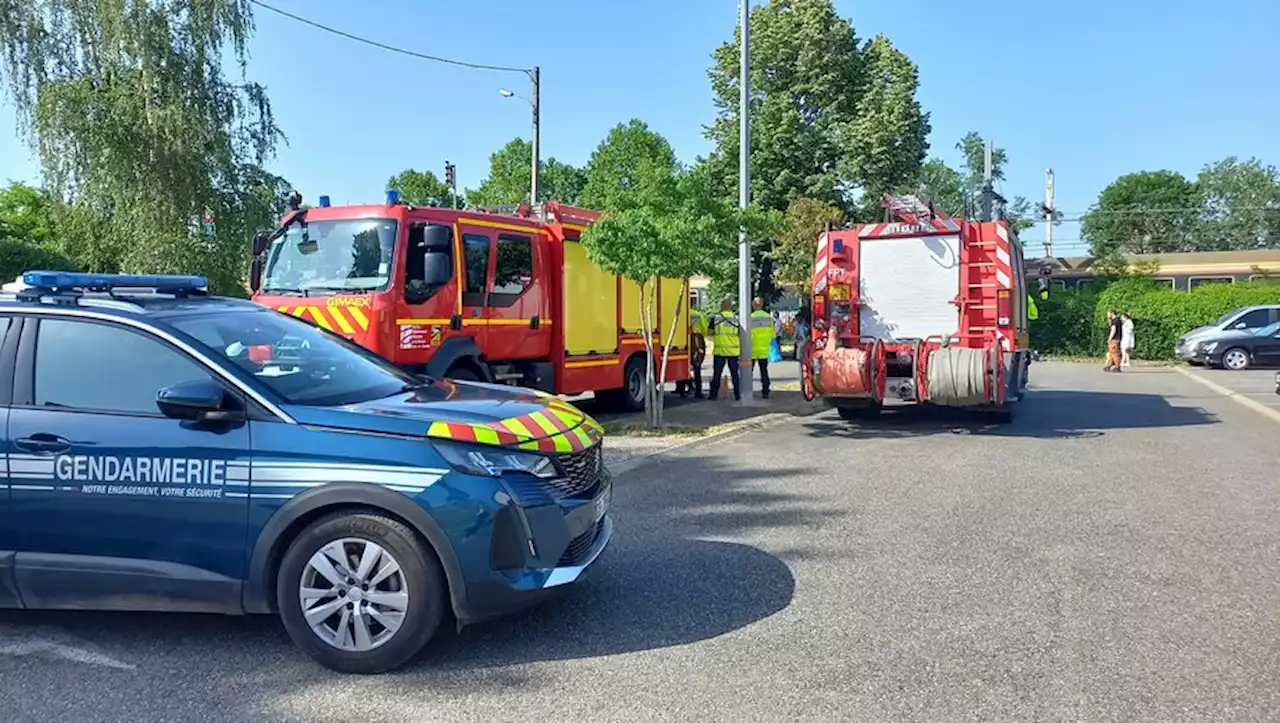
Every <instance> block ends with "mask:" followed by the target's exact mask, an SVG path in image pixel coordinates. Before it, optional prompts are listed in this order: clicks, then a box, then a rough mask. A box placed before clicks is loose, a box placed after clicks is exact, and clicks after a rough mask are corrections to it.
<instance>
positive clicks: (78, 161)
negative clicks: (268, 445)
mask: <svg viewBox="0 0 1280 723" xmlns="http://www.w3.org/2000/svg"><path fill="white" fill-rule="evenodd" d="M249 8H250V5H249V3H247V2H245V1H244V0H135V1H134V2H123V0H110V1H108V2H101V1H100V0H29V1H27V2H9V3H5V4H4V5H3V7H2V11H0V55H3V60H4V63H3V66H2V67H3V70H2V71H0V72H2V75H0V78H2V79H3V84H4V86H5V87H6V89H7V90H8V91H9V94H10V96H11V98H12V99H13V101H14V103H15V106H16V108H17V110H18V117H19V122H20V125H21V127H22V128H23V129H24V130H26V131H28V132H29V133H30V135H31V137H32V139H33V141H34V144H35V147H36V149H37V150H38V152H39V157H40V160H41V165H42V169H43V172H44V177H45V179H46V181H47V183H48V186H49V189H50V191H51V192H53V193H54V194H55V195H57V196H58V197H59V198H61V199H63V200H65V201H67V202H69V203H70V204H72V205H71V206H69V207H68V209H69V211H70V214H71V216H72V218H71V219H69V220H68V223H67V224H66V225H67V228H68V230H69V231H71V232H75V231H79V232H81V233H82V235H81V236H79V237H78V238H76V239H75V240H74V242H70V241H67V240H60V241H62V242H64V243H66V244H67V246H66V250H67V251H68V252H69V253H70V254H71V255H72V257H73V258H74V259H76V260H77V261H78V262H79V263H81V264H82V265H83V266H84V267H85V268H88V269H90V270H95V271H117V270H129V271H155V272H179V271H186V272H189V271H192V270H197V269H198V270H200V271H202V272H203V273H205V274H207V275H208V276H209V277H210V282H211V285H212V286H213V288H214V289H215V290H220V291H229V290H233V289H238V288H240V282H241V280H242V279H243V275H244V271H245V269H246V268H247V265H248V253H247V249H248V244H249V235H248V233H247V232H251V230H252V228H254V227H255V226H260V225H264V224H266V223H269V222H270V221H271V219H270V208H269V207H268V205H266V204H263V203H261V202H260V201H261V199H262V198H263V196H264V193H263V190H264V189H271V188H272V187H273V186H274V185H277V184H276V181H277V180H278V179H275V178H274V177H272V176H270V175H269V174H267V173H266V172H265V171H264V170H263V169H262V163H263V162H264V161H265V160H266V159H267V158H269V157H270V155H271V154H272V152H273V150H274V148H275V145H276V143H277V141H278V140H279V139H280V133H279V131H278V129H277V128H276V126H275V123H274V119H273V117H272V114H271V108H270V105H269V103H268V102H267V98H266V94H265V92H264V90H263V88H262V87H261V86H259V85H257V84H254V83H249V82H244V83H236V82H232V81H231V80H229V79H227V78H226V77H225V75H224V71H223V67H224V60H225V59H226V55H225V54H224V51H225V50H230V56H231V57H232V58H234V59H235V60H237V61H238V62H239V63H240V65H241V68H242V69H243V66H244V62H245V50H246V43H247V40H248V37H249V34H250V32H251V31H252V17H251V15H250V10H249ZM206 218H212V219H214V224H213V226H212V227H211V228H210V227H208V226H206V225H205V224H203V223H202V220H203V219H206Z"/></svg>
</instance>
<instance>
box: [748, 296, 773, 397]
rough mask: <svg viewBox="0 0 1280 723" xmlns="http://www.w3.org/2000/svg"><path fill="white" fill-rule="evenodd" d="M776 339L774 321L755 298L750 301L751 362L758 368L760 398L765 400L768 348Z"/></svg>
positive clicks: (767, 389)
mask: <svg viewBox="0 0 1280 723" xmlns="http://www.w3.org/2000/svg"><path fill="white" fill-rule="evenodd" d="M778 323H780V322H778ZM776 337H777V326H775V319H774V318H773V317H772V316H770V315H769V312H767V311H765V310H764V299H762V298H760V297H759V296H757V297H756V298H754V299H752V300H751V360H752V361H753V362H755V365H756V366H757V367H759V368H760V396H761V397H763V398H765V399H768V398H769V347H770V346H772V345H773V340H774V339H775V338H776Z"/></svg>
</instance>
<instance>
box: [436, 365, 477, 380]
mask: <svg viewBox="0 0 1280 723" xmlns="http://www.w3.org/2000/svg"><path fill="white" fill-rule="evenodd" d="M445 377H446V378H448V379H456V380H458V381H460V382H482V381H484V380H483V379H481V378H480V375H479V374H476V373H475V371H474V370H473V369H471V368H470V367H465V366H456V367H453V368H452V369H450V370H449V371H448V373H446V374H445Z"/></svg>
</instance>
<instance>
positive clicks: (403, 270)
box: [250, 191, 690, 409]
mask: <svg viewBox="0 0 1280 723" xmlns="http://www.w3.org/2000/svg"><path fill="white" fill-rule="evenodd" d="M387 196H388V198H387V202H386V203H384V204H379V205H357V206H331V205H330V204H329V202H328V199H327V197H324V196H321V197H320V204H319V205H318V206H316V207H311V208H303V207H297V208H294V209H293V210H291V211H290V213H288V214H287V215H286V216H285V218H284V220H283V221H282V222H281V224H280V226H279V227H278V228H277V229H275V231H273V232H271V233H266V232H264V233H260V234H258V236H256V237H255V239H254V248H253V254H254V264H253V268H252V270H251V273H250V286H251V288H252V290H253V293H254V297H253V298H254V300H255V301H256V302H258V303H260V304H263V305H265V306H269V307H271V308H274V309H276V310H277V311H280V312H281V313H285V314H291V315H293V316H295V317H298V318H301V319H304V320H306V321H309V322H310V323H313V324H315V325H317V326H320V327H322V328H324V329H326V330H328V331H330V332H333V333H334V334H338V335H340V336H343V337H346V338H347V339H350V340H351V341H353V342H355V343H357V344H359V345H360V346H363V347H365V348H366V349H368V350H370V351H372V352H374V353H377V354H379V355H380V356H383V357H385V358H387V359H389V360H391V361H392V362H394V363H395V364H397V365H399V366H401V367H404V368H406V369H408V370H410V371H414V372H417V373H422V374H426V375H429V376H433V377H438V378H439V377H448V378H453V379H461V380H470V381H481V382H498V383H505V384H514V385H517V386H523V387H529V388H533V389H538V390H542V391H544V392H548V393H552V394H565V395H576V394H582V393H585V392H594V393H595V394H596V396H597V398H599V399H601V401H603V402H604V403H605V404H606V405H609V406H616V407H622V408H626V409H639V408H642V407H643V403H644V383H645V346H644V339H643V335H642V326H641V313H640V312H641V310H640V308H639V307H640V301H639V298H640V294H639V291H638V287H637V285H636V284H635V283H633V282H631V281H628V280H626V279H622V278H620V277H618V276H615V275H613V274H610V273H608V272H606V271H604V270H603V269H602V268H600V267H599V266H597V265H595V264H594V263H592V262H591V261H590V260H589V259H588V258H587V254H586V250H585V248H584V247H583V245H582V243H581V242H580V239H581V235H582V232H583V231H584V230H585V229H586V227H587V226H588V225H589V224H591V223H592V222H594V221H595V220H596V219H597V218H598V217H599V214H598V213H596V212H594V211H589V210H586V209H580V208H574V207H571V206H566V205H561V204H557V203H548V204H544V205H542V206H541V207H536V208H530V207H529V206H527V205H522V206H516V207H511V208H509V209H498V210H489V211H481V210H454V209H446V208H438V207H434V206H413V205H408V204H404V203H401V202H399V200H398V196H397V194H396V193H395V192H394V191H388V193H387ZM294 203H295V205H296V204H297V203H298V201H297V199H296V197H295V201H294ZM684 288H686V286H685V281H684V280H683V279H659V280H657V289H658V293H657V294H656V295H655V297H656V298H657V299H658V300H659V302H658V303H656V304H653V306H656V307H657V308H651V309H649V313H650V314H651V316H652V318H653V319H654V320H655V321H656V322H657V323H656V324H655V329H663V330H666V329H669V328H670V326H671V324H672V321H673V320H675V321H676V334H675V337H674V339H673V340H672V342H671V347H672V348H671V352H670V355H669V361H668V368H667V379H668V380H669V381H684V380H687V379H689V377H690V371H689V349H688V345H689V309H688V304H687V303H682V301H681V300H682V297H683V295H684V292H683V291H682V290H683V289H684ZM676 316H679V319H678V320H676V319H675V317H676ZM657 338H658V335H657V334H656V333H655V344H654V347H655V349H659V350H660V349H661V341H657Z"/></svg>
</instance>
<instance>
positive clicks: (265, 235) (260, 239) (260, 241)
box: [253, 231, 271, 256]
mask: <svg viewBox="0 0 1280 723" xmlns="http://www.w3.org/2000/svg"><path fill="white" fill-rule="evenodd" d="M270 240H271V232H270V231H259V232H257V233H255V234H254V235H253V255H254V256H261V255H262V254H264V253H266V251H267V244H268V243H270Z"/></svg>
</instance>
